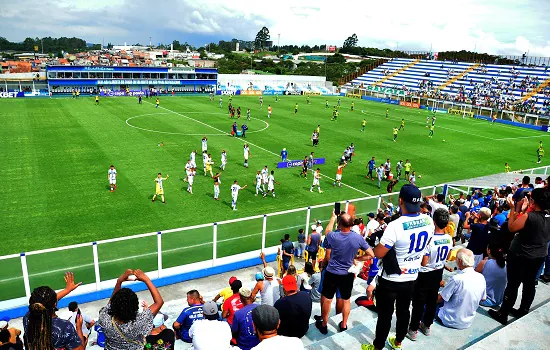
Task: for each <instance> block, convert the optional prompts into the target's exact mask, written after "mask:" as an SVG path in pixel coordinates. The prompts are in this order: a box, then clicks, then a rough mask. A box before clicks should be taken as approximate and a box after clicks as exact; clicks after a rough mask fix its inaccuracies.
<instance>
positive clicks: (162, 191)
mask: <svg viewBox="0 0 550 350" xmlns="http://www.w3.org/2000/svg"><path fill="white" fill-rule="evenodd" d="M155 194H156V195H157V196H162V195H164V190H163V189H162V188H161V189H160V190H157V191H156V192H155Z"/></svg>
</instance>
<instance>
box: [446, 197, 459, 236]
mask: <svg viewBox="0 0 550 350" xmlns="http://www.w3.org/2000/svg"><path fill="white" fill-rule="evenodd" d="M449 212H450V213H451V215H449V222H452V223H453V224H455V229H454V231H453V235H452V237H453V238H454V237H456V234H457V232H458V224H459V223H460V216H459V215H458V207H457V206H456V205H451V208H450V210H449Z"/></svg>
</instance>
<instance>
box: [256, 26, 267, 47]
mask: <svg viewBox="0 0 550 350" xmlns="http://www.w3.org/2000/svg"><path fill="white" fill-rule="evenodd" d="M269 38H270V35H269V29H267V27H262V29H260V31H259V32H258V34H256V40H254V48H256V49H260V50H263V48H264V47H265V43H266V41H268V40H269Z"/></svg>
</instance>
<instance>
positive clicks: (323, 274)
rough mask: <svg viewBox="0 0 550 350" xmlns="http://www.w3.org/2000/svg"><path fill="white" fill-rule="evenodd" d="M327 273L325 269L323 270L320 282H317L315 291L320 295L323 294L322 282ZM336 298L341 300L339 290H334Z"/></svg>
mask: <svg viewBox="0 0 550 350" xmlns="http://www.w3.org/2000/svg"><path fill="white" fill-rule="evenodd" d="M326 272H327V270H326V269H323V270H322V271H321V280H320V281H319V288H317V291H318V292H319V293H322V292H323V281H324V280H325V273H326ZM336 298H337V299H342V296H341V295H340V290H339V289H336Z"/></svg>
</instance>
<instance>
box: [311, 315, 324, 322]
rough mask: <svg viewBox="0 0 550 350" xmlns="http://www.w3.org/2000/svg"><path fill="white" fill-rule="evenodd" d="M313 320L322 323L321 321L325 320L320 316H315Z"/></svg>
mask: <svg viewBox="0 0 550 350" xmlns="http://www.w3.org/2000/svg"><path fill="white" fill-rule="evenodd" d="M313 319H314V320H315V321H316V322H320V321H322V320H323V318H322V317H321V316H319V315H314V316H313Z"/></svg>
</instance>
